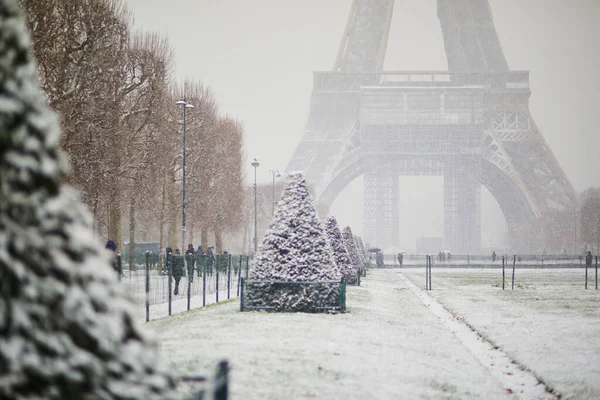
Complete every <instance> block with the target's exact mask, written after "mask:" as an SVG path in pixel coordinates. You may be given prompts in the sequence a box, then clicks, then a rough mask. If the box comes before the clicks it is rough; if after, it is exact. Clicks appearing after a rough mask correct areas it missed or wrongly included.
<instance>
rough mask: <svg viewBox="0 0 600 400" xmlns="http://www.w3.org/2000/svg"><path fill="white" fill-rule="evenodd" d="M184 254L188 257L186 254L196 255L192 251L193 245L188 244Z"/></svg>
mask: <svg viewBox="0 0 600 400" xmlns="http://www.w3.org/2000/svg"><path fill="white" fill-rule="evenodd" d="M185 254H186V255H188V254H196V252H195V251H194V245H193V244H191V243H190V244H188V248H187V250H186V251H185Z"/></svg>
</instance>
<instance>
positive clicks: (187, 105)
mask: <svg viewBox="0 0 600 400" xmlns="http://www.w3.org/2000/svg"><path fill="white" fill-rule="evenodd" d="M175 104H176V105H178V106H182V107H183V199H182V205H181V210H182V216H181V252H182V254H183V252H184V249H185V248H184V246H185V230H186V223H185V159H186V145H185V122H186V121H185V120H186V110H187V109H188V108H194V106H193V105H191V104H190V103H188V102H187V101H186V100H185V97H184V99H183V100H179V101H178V102H176V103H175Z"/></svg>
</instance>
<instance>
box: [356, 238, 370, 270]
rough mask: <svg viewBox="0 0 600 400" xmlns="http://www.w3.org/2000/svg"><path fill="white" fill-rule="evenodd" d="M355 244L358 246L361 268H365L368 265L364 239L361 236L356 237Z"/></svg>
mask: <svg viewBox="0 0 600 400" xmlns="http://www.w3.org/2000/svg"><path fill="white" fill-rule="evenodd" d="M354 243H355V244H356V251H357V252H358V256H359V257H360V263H361V264H360V265H361V268H365V266H366V265H367V255H366V253H365V249H364V247H363V244H362V239H361V238H360V236H356V235H354Z"/></svg>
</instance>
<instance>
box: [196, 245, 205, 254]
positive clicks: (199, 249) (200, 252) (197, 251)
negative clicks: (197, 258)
mask: <svg viewBox="0 0 600 400" xmlns="http://www.w3.org/2000/svg"><path fill="white" fill-rule="evenodd" d="M196 254H200V255H203V254H204V249H203V248H202V245H201V244H199V245H198V250H196Z"/></svg>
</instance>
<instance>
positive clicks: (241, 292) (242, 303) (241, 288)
mask: <svg viewBox="0 0 600 400" xmlns="http://www.w3.org/2000/svg"><path fill="white" fill-rule="evenodd" d="M240 282H241V285H240V311H244V282H245V280H244V278H241V280H240Z"/></svg>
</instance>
